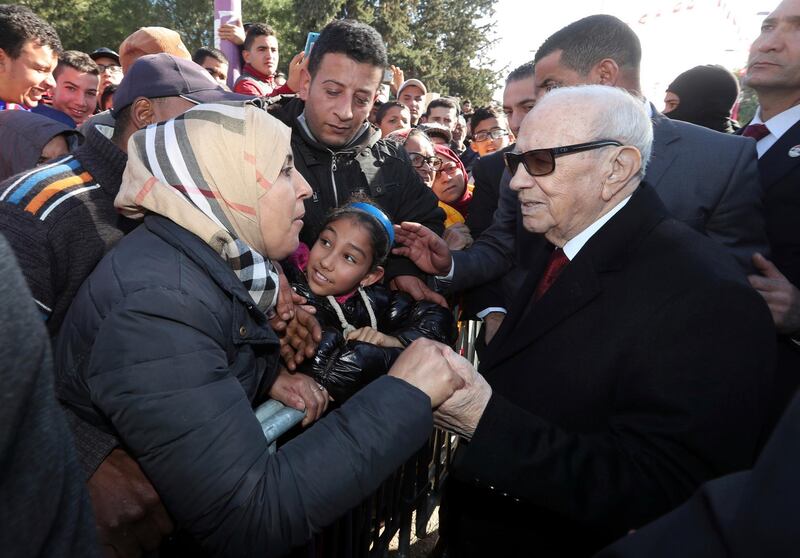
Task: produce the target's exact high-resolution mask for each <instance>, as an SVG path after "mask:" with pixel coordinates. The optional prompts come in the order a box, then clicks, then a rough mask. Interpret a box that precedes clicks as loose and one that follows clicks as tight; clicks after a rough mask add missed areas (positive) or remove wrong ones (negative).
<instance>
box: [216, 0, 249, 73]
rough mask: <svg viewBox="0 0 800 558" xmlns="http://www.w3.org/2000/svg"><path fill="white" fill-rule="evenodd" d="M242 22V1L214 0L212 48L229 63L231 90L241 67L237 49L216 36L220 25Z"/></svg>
mask: <svg viewBox="0 0 800 558" xmlns="http://www.w3.org/2000/svg"><path fill="white" fill-rule="evenodd" d="M235 21H238V22H239V24H240V25H242V24H243V23H244V22H243V21H242V1H241V0H214V46H215V47H216V48H218V49H220V50H221V51H222V52H224V53H225V56H226V57H227V58H228V62H229V63H230V64H229V66H228V86H229V87H230V88H233V84H234V83H235V82H236V80H237V79H239V75H240V73H241V71H240V70H241V65H240V59H239V47H238V46H237V45H235V44H233V43H232V42H230V41H227V40H225V41H223V40H220V38H219V36H218V32H219V27H220V25H224V24H226V23H230V22H235Z"/></svg>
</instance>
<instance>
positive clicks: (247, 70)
mask: <svg viewBox="0 0 800 558" xmlns="http://www.w3.org/2000/svg"><path fill="white" fill-rule="evenodd" d="M242 73H243V74H246V75H248V76H250V77H254V78H256V79H257V80H258V81H263V82H264V83H266V84H267V85H269V86H272V87H274V86H275V76H268V75H267V74H262V73H261V72H259V71H258V70H256V69H255V68H254V67H253V66H252V65H251V64H245V65H244V68H242Z"/></svg>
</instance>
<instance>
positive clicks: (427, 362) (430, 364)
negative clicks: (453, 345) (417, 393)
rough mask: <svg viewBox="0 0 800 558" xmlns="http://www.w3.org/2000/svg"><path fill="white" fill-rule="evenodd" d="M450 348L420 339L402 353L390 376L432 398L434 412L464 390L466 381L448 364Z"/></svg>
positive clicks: (390, 371)
mask: <svg viewBox="0 0 800 558" xmlns="http://www.w3.org/2000/svg"><path fill="white" fill-rule="evenodd" d="M448 351H449V352H452V350H451V349H450V347H448V346H447V345H443V344H442V343H437V342H436V341H431V340H430V339H417V340H416V341H414V342H413V343H411V345H409V346H408V347H407V348H406V350H404V351H403V352H402V353H400V356H399V357H397V360H396V361H395V363H394V365H393V366H392V368H391V369H390V370H389V375H390V376H394V377H396V378H400V379H401V380H405V381H406V382H408V383H409V384H411V385H412V386H414V387H416V388H418V389H420V390H422V391H423V392H425V394H426V395H427V396H428V397H430V398H431V407H433V408H434V409H435V408H436V407H438V406H439V405H441V404H442V402H443V401H444V400H445V399H447V398H448V397H450V396H451V395H453V393H454V392H455V391H456V390H458V389H461V388H462V387H463V386H464V379H463V378H462V377H461V376H460V375H459V374H458V372H456V371H455V370H454V369H453V368H452V367H451V366H450V365H449V364H448V362H447V359H446V358H445V354H446V353H447V352H448Z"/></svg>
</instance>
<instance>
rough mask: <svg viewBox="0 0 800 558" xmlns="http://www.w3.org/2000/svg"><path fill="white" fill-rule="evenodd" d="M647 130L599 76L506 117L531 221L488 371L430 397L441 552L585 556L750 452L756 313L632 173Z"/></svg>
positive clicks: (739, 281) (696, 237) (743, 289)
mask: <svg viewBox="0 0 800 558" xmlns="http://www.w3.org/2000/svg"><path fill="white" fill-rule="evenodd" d="M651 142H652V132H651V128H650V121H649V119H648V117H647V115H646V113H645V111H644V108H643V106H642V105H641V103H640V102H639V101H637V100H635V99H634V98H632V97H631V96H629V95H628V94H626V93H625V92H623V91H621V90H619V89H616V88H610V87H602V86H585V87H575V88H563V89H559V90H556V91H554V92H552V93H550V94H549V95H547V96H545V97H543V98H542V99H541V100H540V102H539V104H537V106H536V107H535V108H534V109H533V111H531V113H530V114H529V115H528V117H527V118H526V120H525V122H524V123H523V126H522V130H521V133H520V137H519V139H518V142H517V148H516V150H515V151H516V152H518V153H519V154H514V155H509V156H508V161H509V163H510V164H509V166H510V170H511V171H512V172H514V175H513V179H512V181H511V187H512V189H513V190H514V191H516V192H517V194H518V197H519V202H520V205H521V209H522V217H523V224H524V226H525V228H526V229H527V230H528V231H530V232H533V233H537V234H540V235H542V237H540V243H539V246H538V248H536V247H533V246H532V249H533V251H532V253H531V254H530V258H531V260H532V262H533V263H532V265H531V274H530V275H529V276H528V279H527V280H526V281H525V284H524V286H523V288H522V290H521V291H520V292H519V293H518V295H517V297H516V299H515V301H514V303H513V304H512V309H511V311H510V313H509V316H508V317H507V318H506V320H505V321H504V322H503V325H502V326H501V328H500V330H499V332H498V333H497V336H496V338H495V341H494V342H493V343H492V344H491V345H489V347H488V348H487V351H486V355H485V357H484V359H483V360H482V362H481V372H482V373H483V375H484V376H485V378H486V380H485V382H488V384H487V383H485V382H484V381H483V379H482V378H481V377H480V376H478V375H474V376H473V379H472V380H471V381H470V388H469V389H466V390H464V391H463V393H462V394H460V396H459V397H454V399H453V400H452V401H451V402H449V403H448V404H446V405H444V406H443V407H442V408H441V409H440V410H439V412H438V414H437V420H438V421H439V424H441V425H443V426H445V427H446V428H449V429H451V430H454V431H456V432H458V433H460V434H461V435H462V436H463V437H464V438H465V439H466V440H468V442H467V443H465V444H463V445H462V446H461V447H460V449H459V452H458V454H457V455H456V458H455V464H454V468H453V471H452V473H451V476H450V477H449V483H448V487H447V489H446V491H445V498H444V500H443V504H442V511H441V526H442V531H441V532H442V536H443V537H444V539H445V540H446V542H447V545H448V548H449V549H450V551H451V556H589V555H591V554H592V553H593V552H596V551H597V550H599V549H600V548H601V547H602V546H604V545H605V544H608V543H609V542H611V541H612V540H614V539H615V538H618V537H620V536H622V535H624V534H625V533H627V532H628V531H629V530H630V529H636V528H638V527H640V526H642V525H644V524H645V523H646V522H648V521H650V520H652V519H653V518H655V517H657V516H659V515H660V514H663V513H665V512H666V511H668V510H670V509H672V508H674V507H676V506H677V505H679V504H680V503H681V502H683V501H684V500H686V499H687V498H688V497H689V496H690V495H691V494H692V493H693V492H694V491H695V489H696V488H697V487H698V486H699V485H700V484H701V483H702V482H704V481H705V480H708V479H710V478H714V477H717V476H719V475H721V474H725V473H729V472H733V471H737V470H741V469H742V468H746V467H749V466H751V465H752V463H753V461H754V459H755V456H756V451H757V446H758V441H759V439H760V436H761V435H762V425H763V416H764V413H765V410H766V409H765V407H766V395H767V392H768V388H769V381H770V377H771V370H772V365H773V356H774V355H773V351H774V331H773V328H772V324H771V320H770V317H769V313H768V310H767V308H766V305H765V304H764V303H763V301H762V300H761V299H760V297H759V296H758V295H757V293H755V292H754V291H753V290H752V289H751V288H750V287H749V285H747V283H746V280H745V278H744V276H743V275H742V274H741V272H740V271H739V270H738V268H737V266H736V263H735V262H734V261H733V259H732V258H731V257H730V256H729V255H728V254H725V253H724V251H723V250H722V249H721V248H720V247H719V246H718V244H716V243H715V242H713V241H711V240H709V239H707V238H705V237H703V236H702V235H700V234H698V233H696V232H695V231H692V230H691V229H690V228H688V227H686V226H685V225H684V224H682V223H680V222H678V221H676V220H675V219H673V218H671V217H670V216H669V214H668V213H667V211H666V210H665V209H664V206H663V204H662V203H661V201H660V200H659V198H658V196H657V195H656V194H655V193H654V191H653V190H652V188H651V187H649V186H648V185H646V184H644V183H640V181H641V178H642V174H644V173H643V172H642V170H643V167H644V164H645V162H646V161H647V158H648V155H649V153H650V149H651ZM414 235H415V233H414V232H411V231H409V232H404V233H403V234H402V235H398V240H399V241H401V242H402V243H403V244H405V245H406V246H408V247H409V248H407V250H405V252H406V253H407V254H409V255H412V257H413V258H414V259H415V261H417V262H419V261H420V260H421V258H418V257H415V255H414V252H415V251H416V252H417V255H419V253H421V252H422V251H424V250H423V249H424V248H425V246H423V244H424V241H429V240H430V238H431V236H432V235H427V234H426V233H424V232H423V233H422V234H421V235H418V236H416V237H415V236H414ZM417 241H419V242H417ZM429 245H430V244H429ZM554 246H555V248H554ZM445 252H446V251H444V250H441V249H439V248H437V249H436V250H435V251H434V252H429V254H431V256H430V257H432V258H433V259H438V258H440V257H441V255H442V254H443V253H445ZM423 265H424V263H423ZM559 270H560V271H559ZM452 360H457V359H456V358H455V357H453V359H452ZM459 362H460V363H461V364H460V366H462V367H463V368H469V366H470V365H469V364H468V363H466V361H463V360H461V361H459Z"/></svg>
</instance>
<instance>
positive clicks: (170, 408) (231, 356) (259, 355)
mask: <svg viewBox="0 0 800 558" xmlns="http://www.w3.org/2000/svg"><path fill="white" fill-rule="evenodd" d="M277 360H278V339H277V337H276V336H275V334H274V333H273V331H272V330H271V329H270V327H269V324H268V322H267V321H266V317H265V316H264V314H263V313H262V312H261V311H260V310H258V309H257V308H256V307H255V306H254V305H253V302H252V299H251V298H250V296H249V294H248V293H247V291H246V290H245V288H244V286H243V285H242V283H241V282H240V281H239V280H238V278H237V277H236V275H234V273H233V272H232V271H231V270H230V268H229V267H228V265H227V264H226V263H225V262H224V261H223V260H222V258H220V257H219V256H218V255H217V254H216V253H215V252H214V251H213V250H212V249H211V248H210V247H209V246H208V245H207V244H205V243H204V242H203V241H202V240H201V239H200V238H198V237H196V236H195V235H193V234H192V233H190V232H188V231H186V230H184V229H182V228H180V227H179V226H178V225H176V224H175V223H173V222H172V221H169V220H167V219H164V218H162V217H158V216H148V217H146V218H145V220H144V224H143V225H141V226H140V227H139V228H138V229H136V230H135V231H134V232H132V233H131V234H129V235H128V236H126V237H125V238H123V239H122V240H121V241H120V242H119V243H118V244H117V245H116V247H115V248H114V249H113V250H112V251H111V252H109V253H108V254H107V255H106V257H105V258H104V259H103V260H102V261H101V262H100V263H99V264H98V266H97V268H96V269H95V270H94V271H93V272H92V274H91V275H90V276H89V278H88V279H87V280H86V282H85V283H84V284H83V286H82V287H81V289H80V291H79V292H78V294H77V296H76V297H75V299H74V302H73V304H72V307H71V308H70V310H69V312H68V313H67V316H66V319H65V321H64V324H63V326H62V327H61V332H60V335H59V338H58V342H57V348H56V369H57V391H58V395H59V397H60V398H61V400H62V402H63V403H64V404H66V405H67V406H68V407H69V408H70V409H72V410H73V411H75V412H76V413H77V414H79V415H80V416H81V417H82V418H83V419H84V420H86V421H89V422H90V423H91V424H93V425H95V426H96V427H98V428H101V429H103V430H105V431H107V432H110V433H113V434H114V435H116V436H117V437H118V438H119V439H120V440H121V442H122V444H123V446H124V447H125V448H126V450H127V451H128V452H130V453H131V454H132V455H133V456H134V457H135V459H136V460H137V461H138V462H139V464H140V465H141V467H142V469H143V470H144V472H145V473H146V474H147V476H148V478H149V479H150V480H151V482H152V483H153V485H154V486H155V488H156V490H157V491H158V493H159V495H160V496H161V499H162V500H163V502H164V504H165V505H166V507H167V510H168V511H169V512H170V514H171V516H172V517H173V518H174V520H175V522H176V524H177V526H178V527H179V528H180V529H182V530H185V531H187V532H188V533H189V534H191V535H192V536H193V537H194V538H195V539H196V540H198V541H199V542H200V543H202V545H203V546H204V547H205V548H206V549H207V550H208V551H209V552H210V554H213V555H215V556H236V557H247V556H259V557H263V556H280V555H283V554H284V553H286V552H287V551H288V550H289V549H290V547H292V546H295V545H298V544H301V543H303V542H304V541H306V540H307V539H308V538H309V537H310V535H311V534H312V532H314V531H317V530H319V529H321V528H322V527H323V526H325V525H327V524H329V523H331V522H332V521H333V520H334V519H336V517H337V516H339V515H340V514H342V513H344V512H345V511H346V510H348V509H349V508H351V507H352V506H354V505H355V504H357V503H358V502H359V501H361V500H362V499H363V498H365V497H366V496H367V495H369V493H370V492H371V491H373V490H374V489H375V488H377V486H378V485H379V484H380V482H381V481H382V480H383V479H384V478H385V477H387V476H388V475H389V474H390V473H391V472H392V471H393V470H394V469H396V468H397V467H398V466H399V465H400V464H402V463H403V461H404V460H405V459H407V458H408V456H410V455H411V454H412V453H413V452H414V451H416V450H417V449H419V448H420V447H421V446H422V445H423V444H424V442H425V440H426V439H427V437H428V436H429V434H430V431H431V428H432V417H431V408H430V399H429V398H428V397H427V396H426V395H425V394H424V393H423V392H421V391H420V390H418V389H416V388H415V387H413V386H411V385H409V384H408V383H406V382H404V381H402V380H398V379H396V378H393V377H384V378H380V379H379V380H377V381H376V382H373V383H372V385H370V386H368V387H367V388H365V389H364V390H362V391H361V392H360V393H358V394H357V395H356V396H355V397H353V398H352V399H351V400H350V401H348V402H347V404H345V405H344V406H343V407H342V408H341V409H338V410H336V411H334V412H332V413H329V414H328V415H327V416H326V417H325V418H323V419H322V420H320V421H319V422H317V423H316V424H314V425H313V426H312V427H311V428H309V429H308V430H307V431H305V432H304V433H303V434H301V435H300V436H298V437H297V438H295V439H294V440H292V441H291V442H289V443H288V444H286V445H284V446H283V447H282V448H281V449H280V450H279V451H278V453H277V454H274V455H270V454H269V452H268V449H267V444H266V440H265V439H264V435H263V433H262V432H261V426H260V424H259V422H258V420H257V419H256V417H255V414H254V412H253V407H254V406H255V405H257V404H259V403H260V402H261V401H262V400H264V399H265V394H266V393H267V391H268V389H269V388H270V386H271V384H272V382H273V381H274V378H275V377H276V366H277Z"/></svg>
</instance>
